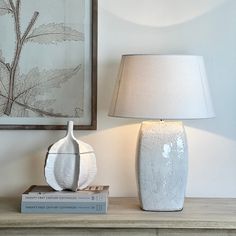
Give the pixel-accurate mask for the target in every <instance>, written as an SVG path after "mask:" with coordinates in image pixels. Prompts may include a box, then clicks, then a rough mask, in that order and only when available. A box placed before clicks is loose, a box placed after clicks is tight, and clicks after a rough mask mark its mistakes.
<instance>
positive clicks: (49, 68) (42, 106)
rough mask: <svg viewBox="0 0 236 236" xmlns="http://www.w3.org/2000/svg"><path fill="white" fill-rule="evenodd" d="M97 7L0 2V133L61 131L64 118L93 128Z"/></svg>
mask: <svg viewBox="0 0 236 236" xmlns="http://www.w3.org/2000/svg"><path fill="white" fill-rule="evenodd" d="M20 4H21V5H20ZM53 4H56V5H54V7H55V8H54V9H55V10H54V11H52V10H50V9H52V7H53ZM77 6H78V9H76V7H77ZM97 8H98V7H97V0H50V1H47V0H38V1H36V2H35V1H34V2H33V1H32V0H21V1H20V0H16V1H11V0H0V18H1V21H0V130H64V129H66V128H67V126H66V123H67V121H69V120H72V121H73V122H74V129H75V130H95V129H96V128H97ZM57 11H58V12H57ZM32 13H33V14H32ZM78 13H79V14H78ZM8 14H11V15H12V18H13V22H14V20H15V38H16V39H15V45H13V46H12V45H11V46H9V47H8V46H5V45H4V44H6V45H8V44H9V45H10V42H9V38H12V37H13V36H12V34H11V33H10V32H9V31H12V28H13V27H12V26H11V27H9V29H8V27H6V26H8V25H10V24H12V22H11V21H9V20H8V19H7V17H9V16H8ZM27 14H28V15H27ZM30 14H31V15H30ZM23 16H24V17H23ZM26 16H28V18H27V17H26ZM39 16H41V18H40V17H39ZM2 19H3V20H2ZM24 19H26V20H25V21H24ZM61 19H62V20H64V22H63V23H61V21H62V20H61ZM36 20H37V21H36ZM40 23H41V24H40ZM3 24H4V26H5V27H4V29H3V27H1V26H3ZM79 27H80V28H79ZM17 28H18V31H17ZM1 29H3V30H5V31H3V32H1ZM1 35H4V37H5V39H1ZM4 37H3V38H4ZM18 39H19V41H18ZM4 40H5V41H4ZM7 40H8V41H7ZM24 40H25V41H24ZM22 41H24V42H23V43H22V45H20V43H19V42H22ZM23 44H24V45H23ZM35 44H37V47H36V46H35ZM59 44H60V45H62V46H60V47H59ZM14 47H15V49H14ZM35 48H36V49H35ZM8 49H9V50H8ZM10 49H11V50H10ZM17 50H18V52H17ZM63 50H64V51H63ZM76 50H77V51H76ZM58 51H59V52H58ZM17 53H18V54H19V53H20V54H21V55H20V56H19V57H17V56H16V57H14V56H12V55H16V54H17ZM36 54H37V55H36ZM41 54H42V55H41ZM45 54H46V56H45ZM50 57H52V58H53V59H52V58H51V59H50ZM77 59H78V61H77ZM15 62H17V63H15ZM14 63H15V64H14ZM63 63H64V64H63ZM78 64H79V65H78ZM14 66H15V67H14ZM4 70H5V72H4ZM13 70H15V71H14V73H13V72H12V71H13ZM7 73H8V74H9V75H7ZM12 78H13V79H12ZM11 80H12V81H13V82H11ZM38 81H39V82H38ZM12 87H14V90H13V89H10V88H12ZM10 90H12V91H14V92H12V91H11V92H12V93H13V95H12V94H11V92H10ZM14 93H15V94H14ZM17 93H18V94H17ZM76 102H78V104H77V103H76ZM32 104H33V105H32ZM81 104H82V105H81ZM9 112H10V113H9Z"/></svg>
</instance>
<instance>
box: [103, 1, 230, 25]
mask: <svg viewBox="0 0 236 236" xmlns="http://www.w3.org/2000/svg"><path fill="white" fill-rule="evenodd" d="M227 1H228V0H198V1H195V0H178V1H173V0H155V1H153V0H145V1H139V2H138V4H137V1H136V0H128V1H127V0H120V1H110V0H103V1H101V2H100V7H101V8H103V9H105V10H106V11H108V12H109V13H111V14H114V15H115V16H116V17H119V18H120V19H122V20H126V21H128V22H131V23H134V24H137V25H143V26H150V27H167V26H173V25H177V24H182V23H184V22H187V21H190V20H193V19H195V18H197V17H199V16H202V15H203V14H207V13H209V12H210V11H212V10H214V9H215V8H217V7H221V5H222V4H223V3H225V2H227ZM130 9H132V11H131V10H130Z"/></svg>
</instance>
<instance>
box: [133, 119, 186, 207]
mask: <svg viewBox="0 0 236 236" xmlns="http://www.w3.org/2000/svg"><path fill="white" fill-rule="evenodd" d="M136 164H137V165H136V167H137V182H138V188H139V199H140V203H141V208H142V209H143V210H147V211H179V210H181V209H183V204H184V197H185V189H186V182H187V172H188V160H187V142H186V135H185V131H184V127H183V124H182V122H163V121H160V122H143V123H142V125H141V128H140V134H139V145H138V150H137V160H136Z"/></svg>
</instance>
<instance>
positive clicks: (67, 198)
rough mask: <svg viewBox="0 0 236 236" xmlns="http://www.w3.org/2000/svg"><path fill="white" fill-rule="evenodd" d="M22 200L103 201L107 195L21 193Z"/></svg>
mask: <svg viewBox="0 0 236 236" xmlns="http://www.w3.org/2000/svg"><path fill="white" fill-rule="evenodd" d="M22 201H27V202H104V201H107V195H105V194H100V195H86V196H75V195H59V194H57V195H56V196H55V195H43V194H42V195H33V194H22Z"/></svg>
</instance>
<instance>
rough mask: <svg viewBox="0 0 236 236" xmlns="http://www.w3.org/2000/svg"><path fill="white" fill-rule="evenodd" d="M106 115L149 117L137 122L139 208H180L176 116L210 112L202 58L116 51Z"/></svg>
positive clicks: (181, 149) (184, 168) (184, 166)
mask: <svg viewBox="0 0 236 236" xmlns="http://www.w3.org/2000/svg"><path fill="white" fill-rule="evenodd" d="M109 115H110V116H115V117H126V118H139V119H150V120H153V121H144V122H142V124H141V128H140V132H139V141H138V145H137V158H136V174H137V183H138V190H139V200H140V204H141V208H142V209H143V210H147V211H179V210H182V209H183V205H184V197H185V189H186V183H187V174H188V153H187V142H186V136H185V131H184V127H183V124H182V122H181V121H179V120H182V119H201V118H210V117H214V111H213V107H212V103H211V98H210V93H209V89H208V82H207V77H206V72H205V67H204V61H203V58H202V57H201V56H192V55H124V56H122V60H121V65H120V70H119V74H118V80H117V83H116V87H115V91H114V95H113V99H112V103H111V106H110V110H109ZM168 120H175V121H168Z"/></svg>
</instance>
